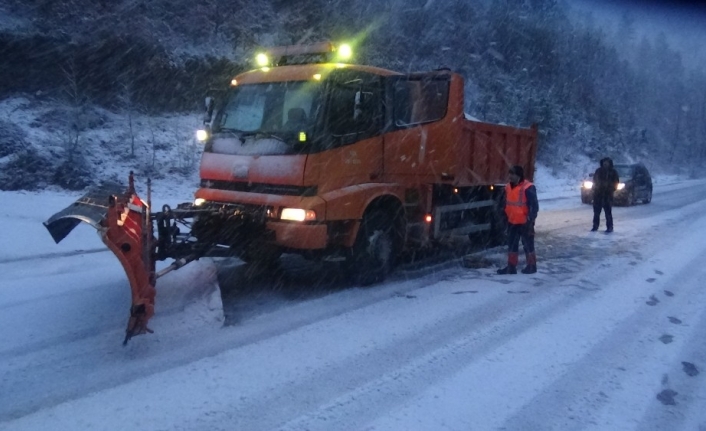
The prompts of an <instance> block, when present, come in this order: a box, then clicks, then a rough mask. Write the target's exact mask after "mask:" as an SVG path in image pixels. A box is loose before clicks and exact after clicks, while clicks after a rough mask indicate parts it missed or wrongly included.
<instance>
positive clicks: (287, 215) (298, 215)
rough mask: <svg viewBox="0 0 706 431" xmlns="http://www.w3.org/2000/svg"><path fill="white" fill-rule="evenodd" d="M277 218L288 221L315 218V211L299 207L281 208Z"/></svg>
mask: <svg viewBox="0 0 706 431" xmlns="http://www.w3.org/2000/svg"><path fill="white" fill-rule="evenodd" d="M279 218H280V219H282V220H290V221H311V220H316V212H314V211H312V210H305V209H301V208H283V209H282V214H281V215H280V216H279Z"/></svg>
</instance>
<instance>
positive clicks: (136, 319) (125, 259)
mask: <svg viewBox="0 0 706 431" xmlns="http://www.w3.org/2000/svg"><path fill="white" fill-rule="evenodd" d="M150 195H151V191H150V182H149V181H148V186H147V201H143V200H142V199H140V197H139V196H138V195H137V193H136V192H135V183H134V177H133V174H132V172H131V173H130V179H129V185H128V187H127V190H125V187H124V186H121V185H119V184H114V183H110V184H103V185H101V186H100V187H97V188H95V189H93V190H91V191H90V192H88V193H87V194H86V195H84V196H83V197H81V198H80V199H79V200H77V201H76V202H74V203H73V204H71V205H69V206H68V207H67V208H65V209H64V210H62V211H59V212H58V213H56V214H54V215H53V216H52V217H50V218H49V219H48V220H47V221H46V222H44V226H46V228H47V230H49V233H50V234H51V236H52V238H54V241H56V243H57V244H58V243H59V242H60V241H61V240H63V239H64V238H65V237H66V236H67V235H68V234H69V233H70V232H71V231H72V230H73V229H74V228H75V227H76V226H77V225H78V224H79V223H80V222H85V223H88V224H90V225H91V226H93V227H94V228H96V229H97V230H98V233H99V235H100V237H101V240H102V241H103V243H105V245H106V246H108V248H109V249H110V250H111V251H112V252H113V254H115V256H116V257H117V258H118V260H119V261H120V264H121V265H122V266H123V269H124V270H125V274H126V275H127V278H128V281H129V283H130V290H131V293H132V303H131V305H130V317H129V319H128V322H127V328H126V330H125V339H124V341H123V344H127V342H128V340H130V338H132V337H133V336H135V335H140V334H145V333H151V332H152V330H150V329H149V327H148V326H147V324H148V322H149V320H150V318H151V317H152V316H153V315H154V311H155V295H156V290H155V283H156V281H157V279H158V278H159V277H161V276H163V275H165V274H167V273H168V272H170V271H172V270H174V269H178V268H180V267H182V266H184V265H186V264H187V263H189V262H191V261H193V260H195V259H198V258H199V257H203V256H204V255H205V254H206V252H207V251H208V250H209V249H210V248H211V245H210V244H203V243H198V242H194V241H193V240H192V241H189V235H180V233H179V229H178V227H177V222H182V223H185V224H187V225H188V223H189V222H188V219H190V218H193V217H194V216H195V215H196V214H198V213H199V212H204V210H198V209H195V208H194V207H193V206H191V204H182V205H180V206H179V208H178V209H176V210H171V209H170V208H169V207H166V206H165V207H164V208H163V211H162V212H160V213H156V214H153V213H151V211H150V208H151V202H150V201H151V196H150ZM153 222H156V223H157V229H158V233H159V238H155V236H154V234H153ZM168 257H172V258H175V259H176V260H175V261H174V263H172V264H171V265H169V266H168V267H166V268H164V269H162V270H161V271H159V272H156V271H155V262H156V261H157V260H164V259H166V258H168Z"/></svg>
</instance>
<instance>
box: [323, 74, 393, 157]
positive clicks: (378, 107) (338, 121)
mask: <svg viewBox="0 0 706 431" xmlns="http://www.w3.org/2000/svg"><path fill="white" fill-rule="evenodd" d="M346 72H348V73H340V74H338V75H337V76H335V77H334V78H333V79H331V84H330V86H329V97H328V108H327V109H328V130H329V132H330V134H331V135H332V138H333V142H332V143H331V145H333V146H337V145H343V144H347V143H351V142H354V141H358V140H360V139H365V138H368V137H371V136H375V135H376V134H379V133H380V131H381V129H382V86H381V84H380V82H379V80H378V79H377V78H376V77H373V76H367V75H366V74H363V73H360V72H354V71H346Z"/></svg>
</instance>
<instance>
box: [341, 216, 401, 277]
mask: <svg viewBox="0 0 706 431" xmlns="http://www.w3.org/2000/svg"><path fill="white" fill-rule="evenodd" d="M394 253H395V243H394V222H393V220H392V219H391V217H390V215H389V214H388V213H387V212H385V211H381V210H374V211H371V212H370V213H368V214H366V215H365V216H364V217H363V221H362V222H361V224H360V229H358V236H357V237H356V240H355V244H354V245H353V248H352V250H351V255H350V256H349V258H348V260H347V262H346V263H347V267H348V270H349V271H350V272H351V275H352V276H353V279H354V280H355V281H356V282H357V283H359V284H361V285H363V286H368V285H371V284H373V283H377V282H380V281H383V280H384V279H385V277H386V276H387V274H389V273H390V271H391V270H392V264H393V260H394V257H395V254H394Z"/></svg>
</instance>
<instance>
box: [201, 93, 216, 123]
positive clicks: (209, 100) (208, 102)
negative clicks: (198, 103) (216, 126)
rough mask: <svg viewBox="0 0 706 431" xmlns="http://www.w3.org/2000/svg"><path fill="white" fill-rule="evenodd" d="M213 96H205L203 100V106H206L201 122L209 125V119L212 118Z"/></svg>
mask: <svg viewBox="0 0 706 431" xmlns="http://www.w3.org/2000/svg"><path fill="white" fill-rule="evenodd" d="M213 106H214V102H213V98H212V97H207V98H206V100H205V101H204V107H205V108H206V113H205V114H204V117H203V124H205V125H209V124H210V123H211V120H212V119H213Z"/></svg>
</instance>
